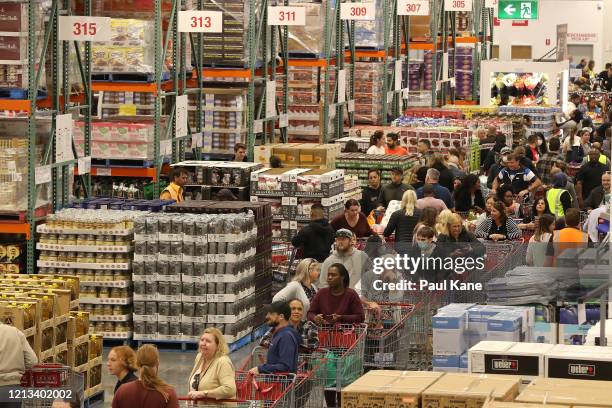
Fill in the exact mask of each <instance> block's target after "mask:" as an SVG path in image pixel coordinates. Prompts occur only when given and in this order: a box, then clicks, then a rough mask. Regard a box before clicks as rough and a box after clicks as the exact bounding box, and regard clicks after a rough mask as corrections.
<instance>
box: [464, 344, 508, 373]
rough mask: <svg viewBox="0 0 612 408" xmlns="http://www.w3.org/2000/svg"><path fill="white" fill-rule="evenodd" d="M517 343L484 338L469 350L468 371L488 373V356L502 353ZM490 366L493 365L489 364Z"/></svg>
mask: <svg viewBox="0 0 612 408" xmlns="http://www.w3.org/2000/svg"><path fill="white" fill-rule="evenodd" d="M515 344H516V343H514V342H511V341H488V340H484V341H481V342H479V343H478V344H476V345H475V346H472V347H471V348H470V350H469V351H468V371H469V372H470V373H487V372H488V371H487V369H488V368H489V367H487V364H486V356H489V355H495V356H497V355H501V354H503V353H505V352H506V351H508V350H509V349H510V348H511V347H512V346H514V345H515ZM489 366H491V365H490V364H489Z"/></svg>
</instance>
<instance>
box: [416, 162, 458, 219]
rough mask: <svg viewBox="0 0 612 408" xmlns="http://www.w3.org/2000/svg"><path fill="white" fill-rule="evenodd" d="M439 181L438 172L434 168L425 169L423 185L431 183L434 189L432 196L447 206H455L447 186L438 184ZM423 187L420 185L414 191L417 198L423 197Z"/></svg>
mask: <svg viewBox="0 0 612 408" xmlns="http://www.w3.org/2000/svg"><path fill="white" fill-rule="evenodd" d="M439 181H440V172H439V171H438V170H436V169H434V168H431V169H429V170H427V176H426V177H425V183H426V184H425V185H427V184H431V185H432V186H433V190H434V196H435V198H437V199H440V200H442V201H444V204H446V207H447V208H450V209H452V208H455V204H454V203H453V197H452V195H451V193H450V191H449V190H448V188H446V187H444V186H442V185H440V184H439ZM424 189H425V187H424V186H423V187H421V188H419V189H418V190H417V191H416V194H417V198H423V197H424V193H423V190H424Z"/></svg>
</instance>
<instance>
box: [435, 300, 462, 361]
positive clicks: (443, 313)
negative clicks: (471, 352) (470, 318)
mask: <svg viewBox="0 0 612 408" xmlns="http://www.w3.org/2000/svg"><path fill="white" fill-rule="evenodd" d="M432 327H433V353H434V355H440V356H453V355H461V354H463V353H464V352H465V351H467V345H466V329H467V313H466V311H465V310H462V309H454V310H453V309H445V310H442V309H440V310H439V311H438V313H437V314H436V315H435V316H434V317H433V318H432Z"/></svg>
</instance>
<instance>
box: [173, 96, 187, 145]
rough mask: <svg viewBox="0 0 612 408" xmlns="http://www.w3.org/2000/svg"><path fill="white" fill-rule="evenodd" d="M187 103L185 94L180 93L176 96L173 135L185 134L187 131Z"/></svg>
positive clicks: (180, 135)
mask: <svg viewBox="0 0 612 408" xmlns="http://www.w3.org/2000/svg"><path fill="white" fill-rule="evenodd" d="M188 105H189V99H188V97H187V95H180V96H177V97H176V115H175V117H176V129H175V132H174V137H182V136H186V135H187V133H188V132H189V130H188V128H187V109H188Z"/></svg>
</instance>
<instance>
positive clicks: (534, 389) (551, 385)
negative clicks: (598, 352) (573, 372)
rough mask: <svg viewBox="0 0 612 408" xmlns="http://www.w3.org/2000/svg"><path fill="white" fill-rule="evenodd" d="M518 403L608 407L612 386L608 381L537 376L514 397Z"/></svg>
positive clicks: (611, 398) (611, 399)
mask: <svg viewBox="0 0 612 408" xmlns="http://www.w3.org/2000/svg"><path fill="white" fill-rule="evenodd" d="M516 401H517V402H520V403H531V404H546V406H547V407H548V406H549V405H548V404H559V405H563V406H565V407H569V406H571V407H584V408H586V407H610V405H611V402H610V401H612V388H610V382H608V381H580V380H569V379H559V378H537V379H535V380H533V381H532V382H531V384H529V385H528V386H527V388H525V389H524V390H523V391H522V392H521V393H520V394H519V396H518V397H517V398H516Z"/></svg>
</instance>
